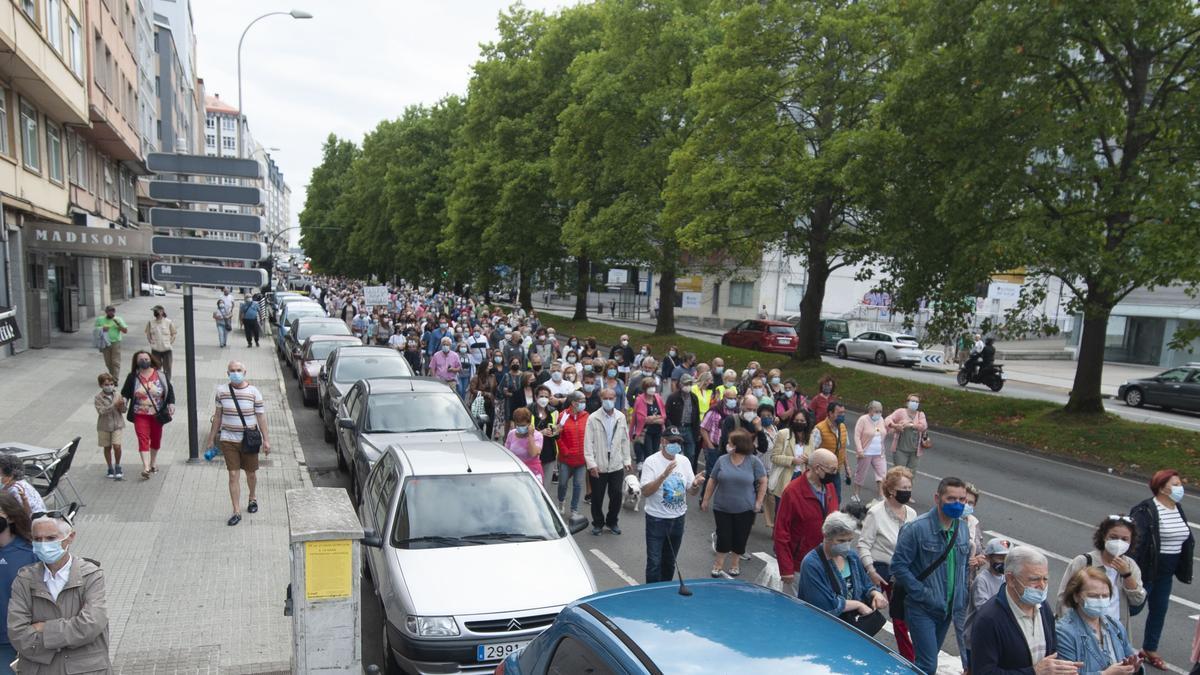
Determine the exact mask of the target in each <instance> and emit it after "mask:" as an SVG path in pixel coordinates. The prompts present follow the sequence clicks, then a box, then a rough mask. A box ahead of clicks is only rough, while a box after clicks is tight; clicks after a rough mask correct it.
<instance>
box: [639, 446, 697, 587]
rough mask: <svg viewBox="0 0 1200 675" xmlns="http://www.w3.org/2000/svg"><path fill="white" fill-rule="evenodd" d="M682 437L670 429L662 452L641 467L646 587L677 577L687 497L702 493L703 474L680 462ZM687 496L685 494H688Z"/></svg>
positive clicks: (649, 458)
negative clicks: (643, 501) (676, 570)
mask: <svg viewBox="0 0 1200 675" xmlns="http://www.w3.org/2000/svg"><path fill="white" fill-rule="evenodd" d="M682 442H683V434H682V432H680V431H679V428H678V427H668V428H667V431H666V434H664V436H663V446H662V449H661V450H659V451H658V452H656V453H654V454H653V455H651V456H649V457H647V458H646V461H645V462H643V463H642V475H641V481H640V483H641V486H642V495H643V496H644V497H645V498H646V503H645V508H644V510H645V512H646V583H648V584H652V583H654V582H656V581H667V580H669V579H670V578H671V577H673V576H675V556H676V554H677V553H678V552H679V548H680V546H681V545H682V544H683V525H684V516H685V515H687V495H688V494H692V495H694V494H696V493H697V492H699V491H700V484H701V482H703V481H704V472H703V471H702V472H700V475H693V474H692V464H691V462H689V461H687V458H686V457H684V458H682V459H683V461H679V459H680V453H681V451H682V450H683V445H682ZM685 492H686V494H685Z"/></svg>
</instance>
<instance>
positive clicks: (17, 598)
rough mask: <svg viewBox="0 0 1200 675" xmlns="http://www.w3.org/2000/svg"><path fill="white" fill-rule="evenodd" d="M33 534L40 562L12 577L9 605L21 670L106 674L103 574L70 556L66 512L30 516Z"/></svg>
mask: <svg viewBox="0 0 1200 675" xmlns="http://www.w3.org/2000/svg"><path fill="white" fill-rule="evenodd" d="M32 533H33V553H34V555H35V556H37V559H38V561H39V562H37V563H34V564H33V565H29V566H27V567H24V568H22V569H21V571H20V572H18V573H17V578H16V580H15V581H14V582H13V587H12V599H11V600H10V601H9V605H8V635H9V638H10V639H11V640H12V644H13V647H14V648H15V649H16V651H17V656H18V658H19V660H20V662H21V665H20V672H22V673H25V672H31V673H67V672H70V673H106V672H110V671H111V664H110V662H109V657H108V611H107V609H106V607H105V597H104V572H103V571H101V569H100V566H99V565H97V564H96V563H94V562H92V561H90V560H87V559H86V558H81V557H78V556H75V555H73V554H72V553H71V550H70V549H71V547H72V545H73V544H74V542H75V530H74V528H73V527H72V526H71V521H70V519H69V515H68V514H67V513H64V512H60V511H50V512H45V513H41V512H39V513H34V514H33V526H32Z"/></svg>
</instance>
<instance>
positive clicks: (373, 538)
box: [359, 530, 383, 548]
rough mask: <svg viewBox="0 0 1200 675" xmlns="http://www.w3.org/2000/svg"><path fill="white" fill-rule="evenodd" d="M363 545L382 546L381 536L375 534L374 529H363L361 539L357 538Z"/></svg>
mask: <svg viewBox="0 0 1200 675" xmlns="http://www.w3.org/2000/svg"><path fill="white" fill-rule="evenodd" d="M359 541H360V542H361V543H362V545H363V546H369V547H370V548H383V537H381V536H379V535H377V534H375V530H363V536H362V539H359Z"/></svg>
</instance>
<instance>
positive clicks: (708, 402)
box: [692, 364, 713, 420]
mask: <svg viewBox="0 0 1200 675" xmlns="http://www.w3.org/2000/svg"><path fill="white" fill-rule="evenodd" d="M701 366H703V367H704V369H703V370H702V369H701V368H700V367H699V366H698V367H697V368H696V377H695V379H694V380H693V381H692V382H693V384H692V393H693V394H695V395H696V404H697V405H699V406H700V419H701V420H703V419H704V416H705V415H707V414H708V409H709V408H710V407H712V403H713V398H712V386H713V376H712V372H711V371H709V370H708V366H707V364H701Z"/></svg>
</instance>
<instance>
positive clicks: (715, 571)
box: [709, 567, 721, 579]
mask: <svg viewBox="0 0 1200 675" xmlns="http://www.w3.org/2000/svg"><path fill="white" fill-rule="evenodd" d="M709 574H711V575H712V578H714V579H719V578H720V577H721V568H720V567H714V568H712V571H710V572H709Z"/></svg>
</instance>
